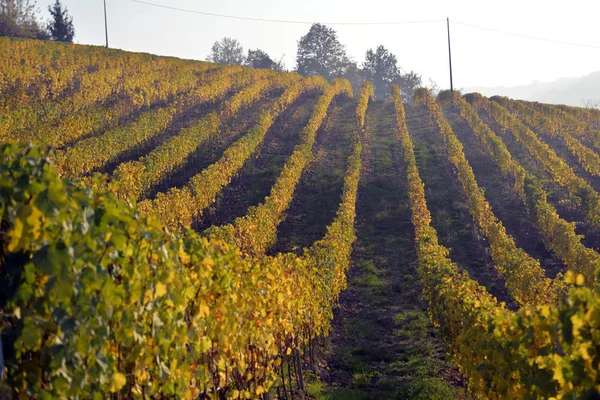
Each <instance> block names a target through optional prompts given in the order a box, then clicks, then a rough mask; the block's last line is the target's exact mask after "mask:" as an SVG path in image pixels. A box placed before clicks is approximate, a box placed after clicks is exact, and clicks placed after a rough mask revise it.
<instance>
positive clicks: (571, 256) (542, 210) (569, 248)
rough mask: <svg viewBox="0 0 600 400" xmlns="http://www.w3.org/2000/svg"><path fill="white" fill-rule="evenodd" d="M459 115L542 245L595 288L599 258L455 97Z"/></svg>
mask: <svg viewBox="0 0 600 400" xmlns="http://www.w3.org/2000/svg"><path fill="white" fill-rule="evenodd" d="M468 99H469V101H470V102H472V103H473V104H474V105H476V107H475V108H477V107H488V106H487V102H488V101H489V100H487V99H485V98H483V97H482V96H480V95H476V94H470V95H468ZM454 103H455V104H457V105H458V106H459V108H460V115H461V116H462V117H463V118H465V120H466V121H467V123H468V124H469V126H470V127H471V129H472V130H473V133H474V134H475V136H476V137H477V139H478V140H479V142H480V143H481V145H482V149H483V151H484V152H485V153H486V154H487V155H488V156H489V157H490V158H491V159H492V160H493V161H494V162H495V163H496V164H497V165H498V167H499V168H500V170H501V171H502V174H503V175H504V176H506V177H508V178H510V179H511V180H514V186H513V187H514V189H515V191H516V193H517V195H518V196H519V198H520V199H521V201H522V202H523V204H524V206H525V209H526V210H527V212H528V214H529V215H530V216H531V217H532V219H533V221H534V224H535V226H536V227H537V229H538V231H539V232H540V234H541V235H542V237H543V239H544V243H545V244H546V246H547V247H548V249H549V250H551V251H553V252H554V253H555V254H556V256H557V257H558V258H560V259H561V260H562V261H563V262H564V263H565V265H566V266H567V267H569V268H570V269H571V270H573V271H575V272H577V273H581V274H583V275H584V276H585V278H586V283H587V284H588V285H590V286H593V285H594V284H595V280H596V273H597V271H600V255H599V254H598V253H597V252H595V251H594V250H592V249H589V248H586V247H585V246H584V245H583V244H582V243H581V237H580V236H579V235H578V234H577V233H576V232H575V224H573V223H569V222H567V221H565V220H564V219H562V218H561V217H560V216H559V215H558V213H557V211H556V209H555V208H554V207H553V206H552V205H551V204H550V203H548V201H547V194H546V192H545V191H544V189H543V188H542V187H541V185H540V184H539V183H537V182H536V179H535V178H534V177H533V176H532V175H531V174H529V173H528V172H527V171H526V170H525V169H524V168H523V167H522V166H521V165H520V164H519V162H518V161H516V160H515V159H514V158H513V157H512V155H511V154H510V152H509V151H508V148H507V147H506V145H505V144H504V143H503V142H502V139H501V138H500V137H499V136H498V135H496V134H495V133H494V132H493V131H492V130H491V129H490V128H489V127H488V126H487V125H486V124H485V123H484V122H483V121H482V120H481V118H479V115H478V114H477V112H476V111H475V109H474V108H473V107H472V106H471V105H470V104H469V103H468V102H467V101H466V100H465V99H463V98H460V97H459V96H456V97H455V101H454Z"/></svg>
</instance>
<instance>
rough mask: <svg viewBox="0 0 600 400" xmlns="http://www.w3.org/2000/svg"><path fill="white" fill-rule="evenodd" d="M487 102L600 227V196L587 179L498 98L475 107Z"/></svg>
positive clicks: (499, 120)
mask: <svg viewBox="0 0 600 400" xmlns="http://www.w3.org/2000/svg"><path fill="white" fill-rule="evenodd" d="M483 104H485V108H486V109H487V112H488V113H489V115H490V117H492V118H493V119H494V120H495V121H496V122H497V123H498V124H499V125H500V127H501V128H502V129H504V130H506V131H509V132H510V133H511V134H512V135H513V136H514V137H515V139H516V140H517V141H518V142H519V143H521V144H522V145H523V146H524V147H525V148H526V149H527V151H528V152H529V154H531V156H532V157H533V158H535V160H537V161H538V162H539V163H540V164H541V165H542V166H543V168H544V169H545V170H546V171H547V172H548V173H549V174H550V175H551V176H552V178H553V179H554V182H556V184H557V185H559V186H561V187H564V188H566V189H567V190H568V192H569V194H570V195H571V196H572V197H574V198H575V199H577V200H578V202H580V205H581V208H582V209H583V211H584V213H585V217H586V219H587V220H588V221H589V222H590V223H591V224H593V225H595V226H597V227H600V196H599V195H598V192H596V191H595V190H594V189H593V188H592V187H591V186H590V185H589V184H588V183H587V182H586V181H585V180H584V179H582V178H580V177H578V176H577V175H576V174H575V172H573V170H572V169H571V167H569V166H568V165H567V164H566V163H565V162H564V161H563V160H562V159H560V158H559V157H558V156H557V155H556V153H555V152H554V150H552V149H551V148H550V146H548V145H547V144H546V143H544V142H542V141H541V140H540V139H539V138H538V137H537V136H536V135H535V133H533V132H532V131H531V130H530V129H529V128H528V127H527V126H525V125H524V124H523V123H521V121H519V119H518V118H517V117H516V116H514V115H511V114H510V113H509V112H508V111H507V110H506V109H505V108H504V107H502V106H501V105H500V104H498V103H496V102H494V101H486V102H481V103H478V102H475V104H474V105H475V106H476V107H477V106H479V105H483Z"/></svg>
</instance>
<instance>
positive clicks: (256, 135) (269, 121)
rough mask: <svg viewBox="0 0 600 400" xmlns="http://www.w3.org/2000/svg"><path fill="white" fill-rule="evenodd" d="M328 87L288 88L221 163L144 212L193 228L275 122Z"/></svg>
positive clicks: (310, 83)
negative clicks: (308, 96) (297, 103)
mask: <svg viewBox="0 0 600 400" xmlns="http://www.w3.org/2000/svg"><path fill="white" fill-rule="evenodd" d="M327 86H328V84H327V81H325V80H324V79H323V78H321V77H308V78H305V79H303V80H302V81H300V82H297V83H295V84H294V85H292V86H290V87H288V88H287V89H286V90H285V91H284V92H283V94H282V95H281V96H280V97H279V98H278V99H277V100H276V101H275V103H274V104H273V105H272V106H271V107H269V108H268V109H267V110H265V111H264V112H262V113H261V115H260V116H259V118H258V122H257V123H256V124H255V125H254V126H253V127H252V128H251V129H250V130H249V131H248V132H247V133H246V134H245V135H244V136H243V137H242V138H240V139H238V140H237V141H236V142H235V143H233V144H232V145H231V146H230V147H229V148H228V149H227V150H225V152H224V153H223V155H222V156H221V158H220V159H219V160H218V161H217V162H215V163H214V164H212V165H210V166H209V167H207V168H206V169H204V170H203V171H202V172H200V173H198V174H196V175H195V176H193V177H192V178H191V179H190V180H189V182H188V183H187V185H186V186H185V187H183V188H182V189H179V188H171V189H170V190H169V191H168V192H167V193H158V195H157V196H156V198H155V199H154V200H152V201H149V200H146V201H143V202H141V203H140V208H141V209H143V210H144V211H146V212H155V213H156V214H158V215H159V216H160V218H161V220H162V222H163V223H164V224H165V225H167V226H169V227H172V228H187V227H189V226H190V225H191V224H192V220H193V218H195V217H198V216H200V215H202V212H203V211H204V209H205V208H206V207H208V206H209V205H210V204H211V203H212V202H213V201H214V200H215V198H216V196H217V195H218V194H219V193H220V191H221V189H222V188H223V187H225V186H226V185H228V184H229V182H230V181H231V179H232V177H233V176H234V175H235V174H236V173H237V172H238V171H239V170H240V169H241V168H242V166H243V165H244V163H245V162H246V160H247V159H248V158H249V157H250V156H251V155H252V154H254V153H255V151H256V149H257V148H258V146H259V145H260V144H261V143H262V142H263V140H264V137H265V135H266V134H267V131H268V130H269V128H270V127H271V125H273V123H274V122H275V119H276V118H277V117H278V116H279V115H280V114H281V113H282V112H283V111H285V110H286V109H287V108H288V107H289V106H290V105H291V104H292V103H294V102H295V101H296V99H298V97H300V96H301V95H302V94H304V93H307V92H313V91H323V90H325V89H326V87H327Z"/></svg>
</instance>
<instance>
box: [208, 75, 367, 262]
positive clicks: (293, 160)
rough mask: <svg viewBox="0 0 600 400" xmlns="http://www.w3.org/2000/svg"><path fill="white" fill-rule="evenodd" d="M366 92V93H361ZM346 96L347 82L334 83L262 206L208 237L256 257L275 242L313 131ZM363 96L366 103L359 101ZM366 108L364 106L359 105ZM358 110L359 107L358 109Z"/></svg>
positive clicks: (309, 152)
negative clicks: (336, 101) (329, 110)
mask: <svg viewBox="0 0 600 400" xmlns="http://www.w3.org/2000/svg"><path fill="white" fill-rule="evenodd" d="M365 93H366V92H365ZM341 94H346V95H347V96H349V97H352V87H351V86H350V84H349V82H348V81H347V80H345V79H344V80H334V81H333V82H332V83H331V85H330V86H329V87H328V88H327V89H325V92H324V93H323V95H322V96H321V97H320V98H319V100H318V101H317V104H316V105H315V107H314V109H313V113H312V115H311V117H310V120H309V121H308V124H307V125H306V126H305V127H304V129H302V131H301V132H300V143H298V144H297V145H296V147H295V148H294V151H293V153H292V155H291V156H290V157H289V159H288V160H287V161H286V163H285V165H284V166H283V169H282V171H281V173H280V174H279V176H278V177H277V180H276V181H275V184H274V185H273V187H272V188H271V192H270V193H269V196H267V197H266V198H265V201H264V203H262V204H260V205H257V206H253V207H250V209H249V210H248V213H247V214H246V215H245V216H243V217H239V218H237V219H236V220H235V221H234V222H233V223H232V224H228V225H226V226H224V227H219V228H213V229H211V231H212V232H211V235H216V236H218V237H221V238H226V240H228V241H231V242H233V243H235V244H236V245H237V246H238V247H239V248H240V249H241V250H242V252H243V253H246V254H249V255H252V256H255V257H260V256H262V255H264V253H265V252H266V251H267V250H268V249H269V248H270V247H271V246H272V245H273V244H275V242H276V241H277V226H278V225H279V224H280V223H281V222H282V220H283V218H284V213H285V211H286V210H287V208H288V207H289V205H290V203H291V202H292V198H293V196H294V192H295V190H296V186H297V185H298V182H299V181H300V178H301V176H302V173H303V171H304V170H305V168H306V167H307V166H308V164H309V163H310V162H311V160H312V159H313V150H312V148H313V145H314V143H315V139H316V136H317V131H318V130H319V128H320V127H321V125H322V124H323V121H324V120H325V117H326V116H327V110H328V109H329V106H330V104H331V102H332V101H333V99H334V97H336V96H339V95H341ZM363 97H366V100H365V99H363ZM363 97H361V99H360V100H359V105H362V104H363V103H365V102H368V100H369V97H368V93H367V94H366V95H364V96H363ZM363 107H365V109H366V106H363ZM361 109H362V108H361Z"/></svg>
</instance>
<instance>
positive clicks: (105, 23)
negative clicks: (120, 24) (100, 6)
mask: <svg viewBox="0 0 600 400" xmlns="http://www.w3.org/2000/svg"><path fill="white" fill-rule="evenodd" d="M104 32H105V33H106V48H107V49H108V22H107V21H106V0H104Z"/></svg>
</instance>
